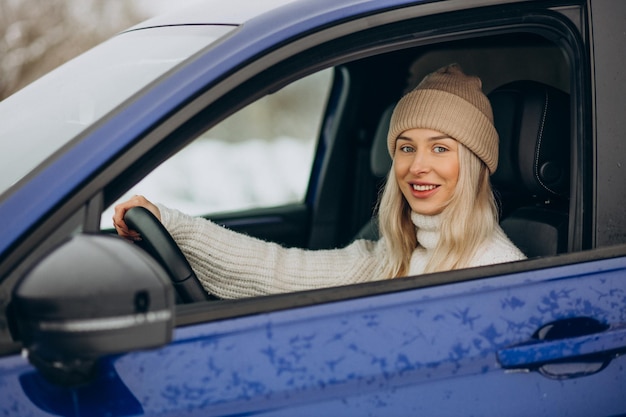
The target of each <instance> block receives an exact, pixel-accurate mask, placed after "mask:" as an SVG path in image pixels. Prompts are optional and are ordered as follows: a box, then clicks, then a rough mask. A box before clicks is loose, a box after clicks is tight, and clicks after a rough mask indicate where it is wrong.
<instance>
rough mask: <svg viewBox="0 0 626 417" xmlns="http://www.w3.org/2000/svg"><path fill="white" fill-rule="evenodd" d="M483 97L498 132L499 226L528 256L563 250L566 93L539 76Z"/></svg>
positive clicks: (566, 198)
mask: <svg viewBox="0 0 626 417" xmlns="http://www.w3.org/2000/svg"><path fill="white" fill-rule="evenodd" d="M488 97H489V100H490V101H491V105H492V107H493V113H494V123H495V126H496V129H497V131H498V133H499V135H500V154H499V162H498V169H497V170H496V172H495V173H494V174H493V175H492V177H491V181H492V184H493V186H494V190H495V192H496V197H497V199H498V201H499V203H500V209H501V221H500V224H501V226H502V229H503V230H504V231H505V233H506V234H507V235H508V236H509V238H510V239H511V240H512V241H513V243H515V244H516V245H517V246H518V247H519V248H520V250H521V251H522V252H524V254H525V255H526V256H528V257H529V258H532V257H536V256H548V255H556V254H558V253H562V252H566V251H567V242H568V239H567V236H568V227H569V226H568V225H569V222H568V218H569V216H568V213H569V182H570V175H569V169H570V147H571V145H570V117H569V115H570V105H569V95H568V94H567V93H564V92H563V91H561V90H558V89H556V88H554V87H551V86H548V85H545V84H542V83H539V82H534V81H515V82H512V83H509V84H506V85H504V86H502V87H499V88H496V89H495V90H494V91H492V92H491V93H490V94H489V95H488Z"/></svg>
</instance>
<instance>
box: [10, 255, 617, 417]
mask: <svg viewBox="0 0 626 417" xmlns="http://www.w3.org/2000/svg"><path fill="white" fill-rule="evenodd" d="M528 264H529V265H530V264H532V262H528ZM531 266H532V265H531ZM625 272H626V258H624V257H622V258H615V259H606V260H600V261H593V262H588V263H583V264H576V265H568V266H561V267H555V268H551V269H543V270H537V271H531V272H524V273H518V274H512V275H505V276H500V277H495V278H489V279H479V280H476V281H469V282H461V283H456V284H450V285H441V286H435V287H428V288H423V289H417V290H410V291H404V292H397V293H391V294H382V295H377V296H371V297H364V298H358V299H353V300H345V301H341V302H333V303H327V304H319V305H314V306H310V307H302V308H298V309H291V310H286V311H278V312H273V313H269V314H258V315H253V316H248V317H241V318H236V319H231V320H222V321H218V322H212V323H206V324H201V325H195V326H187V327H184V328H179V329H177V331H176V334H175V338H176V340H175V342H174V343H172V344H171V345H170V346H167V347H165V348H163V349H159V350H155V351H149V352H139V353H131V354H127V355H123V356H120V357H114V358H109V359H108V360H107V361H106V363H105V365H103V366H104V367H105V369H107V372H105V373H103V374H102V376H101V377H100V379H99V381H97V383H96V386H97V388H98V391H104V392H112V391H115V392H124V395H125V396H126V397H125V398H127V401H126V403H125V404H127V405H128V407H130V406H131V405H132V406H133V407H137V404H139V406H140V407H141V409H142V410H143V413H144V415H161V416H170V415H172V416H174V415H176V416H182V415H198V416H199V415H233V414H240V413H258V412H263V414H262V415H278V416H279V415H285V416H286V415H319V414H320V413H326V414H327V415H363V414H367V415H384V416H393V415H415V414H418V413H424V415H459V413H461V414H463V415H494V416H501V415H507V416H516V415H533V416H544V415H545V416H553V415H573V416H576V415H580V416H588V415H596V416H599V415H619V414H623V413H626V399H625V398H624V396H623V393H624V392H625V390H626V375H625V374H624V372H623V367H624V365H626V363H625V362H624V358H622V357H618V356H617V354H618V353H620V352H621V351H622V350H623V349H624V347H626V343H624V340H623V338H622V340H621V342H620V341H619V340H618V341H617V342H615V338H613V340H614V342H613V344H612V345H611V346H609V347H608V349H609V351H606V352H603V353H602V355H603V356H602V357H603V358H604V359H606V360H607V364H606V366H604V367H602V368H601V369H599V370H598V372H596V373H593V374H591V375H588V376H582V377H574V376H572V375H570V377H568V376H567V375H566V376H565V377H561V378H554V377H548V376H545V375H544V374H541V373H539V372H537V371H536V370H534V368H536V366H535V365H537V363H536V361H535V362H533V369H528V370H526V369H522V370H519V369H518V370H515V371H509V370H504V369H502V367H501V366H500V364H499V362H498V361H499V359H498V354H499V353H501V352H505V349H507V348H510V347H511V346H517V345H520V344H522V343H525V342H529V341H533V335H534V334H535V333H536V332H537V331H538V330H539V329H541V328H542V327H543V326H545V325H546V324H549V323H554V322H555V321H559V320H565V319H571V318H575V317H585V318H589V319H594V320H596V321H598V322H600V323H604V324H605V325H608V326H609V328H613V329H614V328H619V327H620V326H623V325H624V323H626V310H625V309H623V308H621V307H620V306H623V305H624V303H625V302H626V281H625V280H624V279H623V275H624V273H625ZM207 308H210V307H207ZM614 335H615V333H611V332H601V333H599V334H598V335H597V336H598V339H597V340H602V338H604V337H608V338H611V337H612V336H614ZM575 337H578V336H574V338H568V337H567V335H566V336H565V338H563V339H562V340H563V343H562V346H561V347H560V348H559V347H556V348H555V349H554V350H553V351H552V359H551V361H552V363H555V362H558V360H559V358H560V357H564V358H565V357H566V358H567V360H568V361H569V363H570V364H569V365H565V364H563V363H561V364H560V365H563V366H566V367H567V366H570V368H571V369H578V368H579V367H580V360H581V358H580V357H577V356H576V355H572V352H571V349H572V348H573V346H574V344H572V343H573V342H572V343H569V344H568V340H569V341H570V342H571V341H572V340H574V339H575ZM574 341H575V340H574ZM583 359H585V358H583ZM596 359H597V358H596ZM576 361H578V363H573V364H572V362H576ZM0 371H1V374H2V377H1V379H0V387H1V386H3V385H4V386H5V387H11V389H7V390H5V389H2V390H0V404H2V407H5V408H4V410H3V411H5V410H7V408H6V407H7V406H12V407H18V408H19V409H20V410H24V411H25V413H24V414H27V413H26V411H28V412H32V413H33V415H47V414H41V413H40V410H38V408H37V407H36V406H34V405H32V404H31V399H33V398H34V399H37V398H42V396H44V397H45V395H44V394H45V393H46V392H48V391H49V390H50V389H51V388H50V386H49V385H48V384H47V383H46V382H45V381H43V380H37V381H36V383H31V384H29V385H24V381H25V379H28V378H27V376H28V375H30V378H31V379H33V378H35V379H36V377H35V376H33V372H34V371H33V370H32V368H31V367H30V366H28V365H27V364H26V363H25V361H24V360H23V359H16V358H6V359H3V360H2V361H1V362H0ZM574 373H575V372H574ZM17 380H20V381H21V383H22V385H21V386H22V392H17V390H16V389H15V387H16V386H19V384H18V383H17ZM31 382H32V381H31ZM94 389H95V388H94ZM57 391H58V389H57ZM42 393H43V394H42ZM72 393H73V394H75V395H77V398H76V400H77V402H78V404H85V406H86V407H87V406H88V407H97V406H98V404H99V403H100V402H102V401H105V399H107V398H108V399H109V400H111V396H108V395H104V394H102V395H100V396H95V395H94V391H93V390H92V391H90V389H89V388H88V387H87V388H83V391H82V392H81V391H73V392H72ZM46 395H48V397H50V396H49V394H46ZM60 395H62V394H61V393H59V392H57V394H56V396H57V397H59V396H60ZM63 395H67V392H65V394H63ZM48 397H46V398H48ZM12 398H15V399H14V400H13V399H12ZM133 398H134V399H135V400H136V402H135V401H134V400H132V399H133ZM131 400H132V401H131ZM39 402H41V400H40V401H39ZM5 404H6V405H5ZM101 405H102V404H101ZM90 409H91V408H90ZM129 409H130V408H129ZM119 410H120V413H121V414H118V415H129V414H123V412H124V413H126V412H128V410H124V409H123V407H120V408H119ZM37 413H39V414H37ZM92 415H93V414H92Z"/></svg>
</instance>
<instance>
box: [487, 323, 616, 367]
mask: <svg viewBox="0 0 626 417" xmlns="http://www.w3.org/2000/svg"><path fill="white" fill-rule="evenodd" d="M547 328H548V330H546V329H547ZM555 329H556V330H555ZM568 333H569V334H568ZM577 333H578V334H577ZM580 333H583V334H580ZM570 336H571V337H570ZM624 351H626V324H624V323H620V324H617V325H613V326H607V325H603V324H600V323H599V322H597V321H596V320H594V319H589V318H574V319H567V320H563V321H560V322H555V323H551V324H549V325H547V326H544V327H543V328H542V329H540V330H538V331H537V332H536V333H535V335H533V339H532V340H530V341H528V342H524V343H521V344H519V345H515V346H511V347H508V348H505V349H501V350H499V351H498V352H496V356H497V359H498V362H499V364H500V366H502V368H504V369H533V368H535V369H536V368H538V367H540V366H541V365H543V364H548V363H559V362H561V363H562V362H568V361H569V362H575V361H577V360H585V359H588V358H594V359H595V360H609V361H610V360H611V359H612V358H613V357H614V356H615V355H617V354H619V353H621V352H624ZM599 358H600V359H599Z"/></svg>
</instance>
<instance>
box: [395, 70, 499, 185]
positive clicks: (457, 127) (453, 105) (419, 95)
mask: <svg viewBox="0 0 626 417" xmlns="http://www.w3.org/2000/svg"><path fill="white" fill-rule="evenodd" d="M416 128H423V129H432V130H437V131H439V132H441V133H445V134H446V135H450V137H452V138H454V139H456V140H457V141H459V142H460V143H462V144H463V145H465V146H466V147H467V148H469V149H470V150H471V151H472V152H474V153H475V154H476V156H478V157H479V158H480V159H481V160H482V161H483V162H484V163H485V165H487V168H489V172H491V173H492V174H493V173H494V171H495V170H496V168H497V167H498V132H496V128H495V127H494V125H493V112H492V110H491V104H490V103H489V99H488V98H487V96H486V95H485V94H484V93H483V92H482V82H481V81H480V78H478V77H475V76H469V75H465V74H464V73H463V70H462V69H461V67H460V66H459V65H458V64H452V65H448V66H445V67H443V68H440V69H438V70H437V71H435V72H433V73H431V74H429V75H427V76H426V77H424V79H423V80H422V82H421V83H419V85H418V86H417V87H415V89H414V90H413V91H411V92H409V93H408V94H406V95H405V96H404V97H402V99H401V100H400V101H399V102H398V104H397V105H396V108H395V109H394V111H393V115H392V116H391V123H390V127H389V133H388V134H387V147H388V149H389V153H390V154H391V157H392V158H393V154H394V151H395V148H396V139H397V138H398V136H399V135H400V134H401V133H402V132H405V131H407V130H409V129H416Z"/></svg>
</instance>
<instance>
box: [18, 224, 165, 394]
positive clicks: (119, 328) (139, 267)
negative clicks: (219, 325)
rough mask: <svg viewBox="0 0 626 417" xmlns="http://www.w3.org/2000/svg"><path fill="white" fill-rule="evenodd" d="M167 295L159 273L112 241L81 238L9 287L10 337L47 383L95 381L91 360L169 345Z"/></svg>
mask: <svg viewBox="0 0 626 417" xmlns="http://www.w3.org/2000/svg"><path fill="white" fill-rule="evenodd" d="M174 307H175V301H174V290H173V288H172V285H171V283H170V280H169V277H168V276H167V274H166V273H165V271H164V270H163V268H162V267H161V266H160V265H159V264H158V263H157V262H156V261H155V260H154V259H152V258H151V257H150V256H149V255H148V254H147V253H145V252H144V251H143V250H141V249H139V248H138V247H136V246H134V245H133V244H131V243H130V242H127V241H125V240H123V239H121V238H119V237H117V236H112V235H96V234H92V235H89V234H80V235H77V236H74V237H73V238H71V239H70V240H68V241H66V242H65V243H63V244H62V245H61V246H59V247H57V248H56V249H55V250H53V251H52V252H51V253H49V254H48V255H47V256H45V257H44V258H43V259H42V260H41V261H39V262H38V263H37V264H36V265H35V266H34V267H33V268H32V269H30V270H29V271H28V272H27V273H26V274H24V276H23V277H22V278H21V280H20V281H19V282H18V284H17V285H16V287H15V289H14V291H13V297H12V301H11V305H10V307H9V308H10V312H9V313H10V316H11V317H12V330H13V333H14V337H15V338H16V339H17V340H20V341H21V342H22V346H23V348H24V350H25V352H26V353H27V355H28V359H29V361H30V362H31V363H32V364H33V365H34V366H35V367H36V368H37V369H38V370H39V371H40V372H41V373H42V374H43V376H44V377H45V378H46V379H48V380H49V381H50V382H53V383H56V384H61V385H66V386H68V385H77V384H83V383H85V382H88V381H89V380H90V379H91V378H93V377H94V373H95V372H96V370H97V368H98V367H97V366H96V364H97V362H98V359H99V358H101V357H103V356H106V355H111V354H118V353H123V352H128V351H133V350H142V349H150V348H156V347H159V346H163V345H165V344H167V343H169V342H170V341H171V339H172V332H173V330H172V329H173V321H174Z"/></svg>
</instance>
